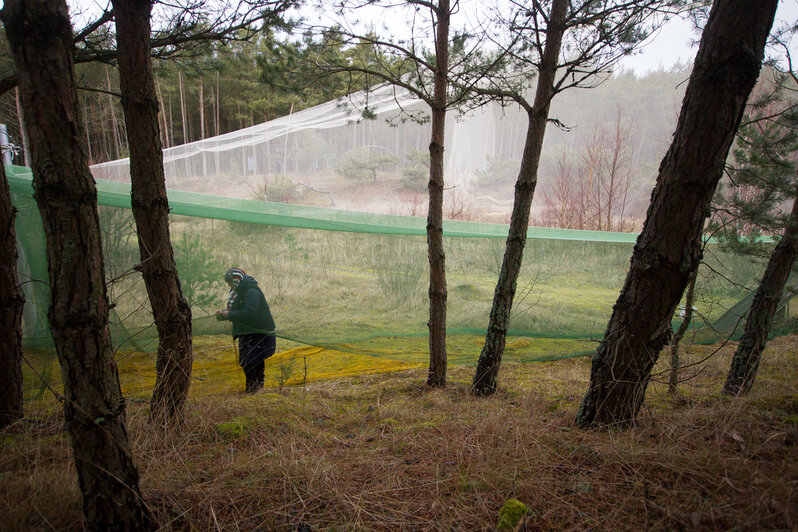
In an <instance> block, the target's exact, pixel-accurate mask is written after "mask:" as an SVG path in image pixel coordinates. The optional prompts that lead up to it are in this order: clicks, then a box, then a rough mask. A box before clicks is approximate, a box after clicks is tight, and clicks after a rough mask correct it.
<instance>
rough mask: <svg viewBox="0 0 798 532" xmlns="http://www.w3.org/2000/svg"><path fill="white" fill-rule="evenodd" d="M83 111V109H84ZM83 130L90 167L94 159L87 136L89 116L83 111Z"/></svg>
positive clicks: (88, 136) (89, 139) (89, 138)
mask: <svg viewBox="0 0 798 532" xmlns="http://www.w3.org/2000/svg"><path fill="white" fill-rule="evenodd" d="M84 109H85V107H84ZM83 129H84V131H85V132H86V150H87V151H88V157H89V159H88V162H89V165H90V166H91V165H92V164H94V157H93V156H92V153H91V136H90V135H89V115H88V114H87V113H86V112H85V111H84V112H83Z"/></svg>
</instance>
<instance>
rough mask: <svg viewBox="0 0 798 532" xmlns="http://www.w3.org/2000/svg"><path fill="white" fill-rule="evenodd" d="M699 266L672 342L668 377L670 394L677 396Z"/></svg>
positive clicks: (689, 283)
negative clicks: (680, 355)
mask: <svg viewBox="0 0 798 532" xmlns="http://www.w3.org/2000/svg"><path fill="white" fill-rule="evenodd" d="M698 266H699V264H696V265H695V268H694V269H693V271H692V272H691V273H690V278H689V279H688V281H687V293H686V294H685V296H684V318H683V319H682V323H681V325H679V328H678V329H677V330H676V333H674V335H673V340H671V368H670V373H669V375H668V393H669V394H675V393H676V388H677V387H678V386H679V364H680V363H679V344H680V343H681V342H682V338H684V334H685V333H686V332H687V329H688V328H689V327H690V323H691V322H692V321H693V300H694V297H693V294H695V282H696V279H698Z"/></svg>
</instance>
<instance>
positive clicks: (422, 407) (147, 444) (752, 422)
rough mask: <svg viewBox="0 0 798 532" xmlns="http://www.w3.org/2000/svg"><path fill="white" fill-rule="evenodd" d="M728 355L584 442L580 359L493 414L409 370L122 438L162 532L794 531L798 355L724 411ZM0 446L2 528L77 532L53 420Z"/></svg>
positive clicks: (787, 342) (504, 391)
mask: <svg viewBox="0 0 798 532" xmlns="http://www.w3.org/2000/svg"><path fill="white" fill-rule="evenodd" d="M709 352H710V348H702V349H700V350H698V349H696V352H695V353H694V354H693V355H690V356H686V357H685V358H687V359H688V360H691V359H692V360H693V361H695V360H698V359H700V358H701V357H703V356H704V355H706V354H708V353H709ZM731 352H732V350H731V347H726V348H724V349H723V350H721V351H720V352H719V353H718V354H716V355H715V356H712V357H710V358H709V360H707V361H706V362H705V363H702V364H701V365H699V366H695V367H693V368H691V369H690V370H689V371H688V372H687V375H688V376H690V377H691V378H690V380H689V381H687V382H685V383H683V384H682V387H681V390H680V394H679V395H678V396H677V397H670V396H667V395H666V394H665V389H666V386H665V385H663V384H660V383H657V382H654V383H653V384H652V385H651V386H650V387H649V391H648V397H647V401H646V408H645V410H644V412H642V413H641V416H640V419H639V424H638V425H637V426H636V427H634V428H632V429H630V430H627V431H622V432H606V431H582V430H579V429H576V428H575V427H574V426H573V423H572V421H573V418H574V414H575V412H576V409H577V406H578V403H579V400H580V399H581V395H582V393H583V392H584V390H585V387H586V383H587V378H588V374H589V361H588V360H586V359H570V360H562V361H559V362H549V363H534V364H515V365H507V366H506V367H504V368H503V370H502V374H501V376H500V379H501V381H500V384H501V387H500V388H501V390H500V392H499V393H497V394H496V395H495V396H493V397H491V398H488V399H477V398H473V397H471V396H470V395H469V394H468V385H469V382H470V378H471V373H472V368H468V367H456V368H452V369H451V370H450V375H449V381H450V384H449V386H447V388H446V389H444V390H429V389H427V388H426V387H425V386H424V385H423V382H424V378H425V369H413V370H406V371H401V372H393V373H381V374H372V375H365V376H359V377H351V378H344V379H337V380H326V381H315V382H311V383H310V384H308V385H307V386H305V387H304V388H303V387H291V388H288V389H286V390H284V391H283V392H278V391H277V390H276V389H273V390H265V391H263V392H261V393H259V394H257V395H255V396H244V395H239V394H233V393H231V394H229V395H221V394H220V395H215V396H201V397H194V398H193V399H192V400H191V401H190V405H189V408H188V415H187V420H186V425H185V427H183V428H182V429H181V430H178V431H175V432H174V433H172V434H168V435H160V434H157V433H156V432H155V431H154V429H153V428H152V427H150V426H149V425H148V424H147V422H146V421H147V411H146V404H144V403H141V402H135V403H133V404H131V405H130V408H129V419H128V421H129V432H130V435H131V438H132V441H133V442H134V456H135V459H136V462H137V464H138V467H139V470H140V473H141V485H142V488H143V491H144V494H145V497H146V498H147V500H148V502H149V503H150V504H151V506H152V507H153V509H154V510H155V511H156V512H157V515H158V517H159V520H160V522H161V523H162V525H163V527H164V529H167V530H168V529H181V530H431V531H437V530H469V531H471V530H494V529H495V527H496V524H497V523H498V511H499V508H500V507H501V506H502V504H503V503H504V502H505V501H506V500H508V499H511V498H516V499H519V500H520V501H522V502H523V503H525V504H526V505H527V507H528V508H529V509H530V510H531V512H533V513H534V517H532V518H530V519H528V520H527V524H528V526H529V528H528V529H529V530H588V529H599V530H642V529H652V530H692V529H698V530H756V529H780V530H796V529H798V491H797V490H798V459H797V457H798V452H796V445H798V443H797V442H798V429H797V428H796V423H798V385H797V384H796V383H797V382H798V380H796V377H797V376H798V356H797V354H798V337H790V338H780V339H776V340H774V341H772V342H771V344H770V347H769V349H768V351H767V353H766V355H765V357H764V360H763V363H762V367H761V369H760V374H759V377H758V380H757V385H756V386H755V390H754V392H753V394H752V395H751V396H750V397H746V398H738V399H729V398H722V397H720V395H719V394H718V392H719V390H720V387H721V385H722V382H723V379H724V377H725V372H726V368H727V367H728V364H729V357H730V355H731ZM663 369H665V368H664V366H663V363H662V362H661V363H660V365H659V366H658V367H657V370H663ZM661 380H663V381H665V380H667V378H666V377H662V378H661ZM0 441H2V454H1V456H2V457H1V458H0V515H2V516H3V517H2V519H0V527H2V528H5V529H18V530H46V529H54V530H80V529H81V526H82V525H81V510H80V504H81V503H80V497H79V493H78V490H77V483H76V480H75V475H74V469H73V467H72V464H71V462H70V449H69V444H68V440H67V438H66V436H65V434H64V433H63V432H62V424H61V421H60V415H59V414H58V413H57V412H55V413H53V409H52V408H46V407H44V406H42V407H41V409H40V410H35V409H29V410H28V415H27V417H26V419H25V421H24V422H22V423H19V424H16V425H14V426H12V427H10V428H9V429H7V430H5V431H4V432H3V433H0ZM303 527H307V528H303Z"/></svg>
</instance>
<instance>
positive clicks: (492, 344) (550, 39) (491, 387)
mask: <svg viewBox="0 0 798 532" xmlns="http://www.w3.org/2000/svg"><path fill="white" fill-rule="evenodd" d="M567 7H568V1H567V0H554V2H552V7H551V15H550V18H549V23H548V27H547V31H546V44H545V48H544V51H543V57H542V59H541V64H540V69H539V71H538V83H537V88H536V90H535V101H534V103H533V104H532V107H531V108H529V109H528V111H527V114H528V115H529V124H528V126H527V132H526V141H525V142H524V153H523V155H522V157H521V169H520V171H519V174H518V180H517V181H516V184H515V200H514V202H513V212H512V215H511V217H510V233H509V235H508V236H507V243H506V246H505V250H504V260H503V261H502V268H501V272H500V273H499V279H498V281H497V282H496V289H495V291H494V293H493V306H492V307H491V311H490V321H489V322H488V332H487V334H486V336H485V345H484V346H483V347H482V352H481V353H480V355H479V361H478V362H477V369H476V373H475V374H474V379H473V382H472V388H471V391H472V393H473V394H475V395H491V394H493V393H494V392H495V391H496V386H497V381H498V376H499V367H500V366H501V359H502V354H503V353H504V346H505V342H506V340H507V329H508V328H509V325H510V312H511V310H512V306H513V299H514V298H515V290H516V283H517V281H518V274H519V272H520V271H521V263H522V261H523V257H524V246H525V245H526V236H527V228H528V227H529V211H530V209H531V208H532V199H533V198H534V196H535V188H536V187H537V182H538V166H539V165H540V153H541V150H542V148H543V137H544V134H545V132H546V123H547V121H548V118H549V107H550V104H551V99H552V97H553V96H554V76H555V74H556V73H557V64H558V60H559V57H560V47H561V46H562V39H563V35H564V33H565V27H564V25H563V22H564V20H565V14H566V9H567Z"/></svg>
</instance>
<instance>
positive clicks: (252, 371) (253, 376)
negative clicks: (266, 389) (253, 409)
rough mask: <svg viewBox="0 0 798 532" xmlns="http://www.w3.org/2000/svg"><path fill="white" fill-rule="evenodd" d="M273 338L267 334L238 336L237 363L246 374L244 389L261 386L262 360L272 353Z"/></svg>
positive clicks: (253, 389)
mask: <svg viewBox="0 0 798 532" xmlns="http://www.w3.org/2000/svg"><path fill="white" fill-rule="evenodd" d="M275 347H276V345H275V338H274V336H272V335H267V334H243V335H241V336H239V337H238V363H239V365H240V366H241V368H242V369H243V370H244V375H245V376H246V386H247V387H246V391H247V392H254V391H257V390H259V389H261V388H263V380H264V377H263V369H264V363H263V361H264V360H266V359H267V358H269V357H270V356H272V355H273V354H274V351H275Z"/></svg>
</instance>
